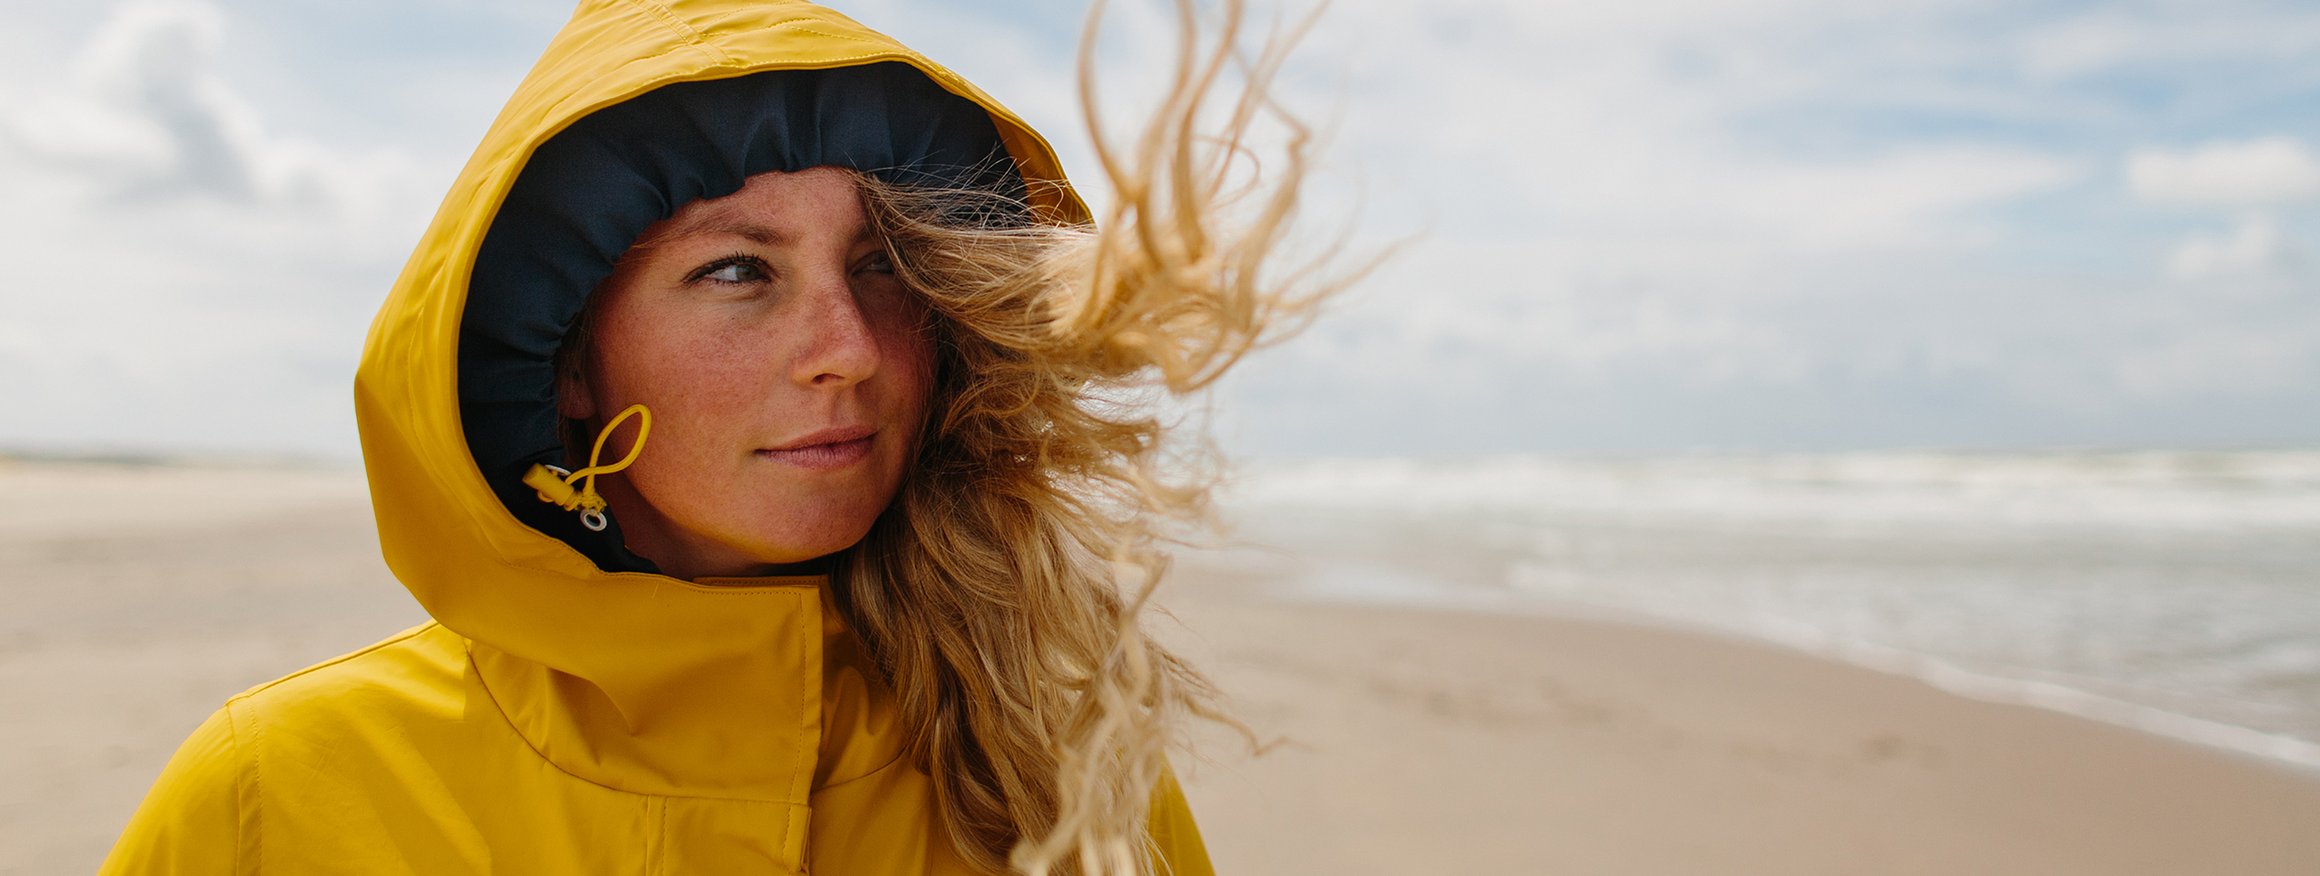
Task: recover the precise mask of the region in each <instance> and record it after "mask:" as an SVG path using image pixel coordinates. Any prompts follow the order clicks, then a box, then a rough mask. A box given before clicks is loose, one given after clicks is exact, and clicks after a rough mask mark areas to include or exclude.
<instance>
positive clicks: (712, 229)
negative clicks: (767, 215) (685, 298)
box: [668, 217, 792, 246]
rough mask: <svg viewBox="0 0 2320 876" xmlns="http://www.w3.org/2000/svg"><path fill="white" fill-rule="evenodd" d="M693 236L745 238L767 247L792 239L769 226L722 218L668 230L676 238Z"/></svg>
mask: <svg viewBox="0 0 2320 876" xmlns="http://www.w3.org/2000/svg"><path fill="white" fill-rule="evenodd" d="M695 234H725V235H731V236H734V237H746V238H748V239H750V240H752V241H756V242H757V243H761V244H765V245H767V246H777V245H780V244H785V243H789V242H790V241H791V239H792V237H791V235H789V234H787V233H784V232H781V231H776V230H774V229H773V228H772V227H770V226H766V225H760V224H758V223H755V222H751V221H748V220H746V219H730V218H724V217H717V218H710V219H703V220H701V221H699V222H696V223H691V224H687V225H682V226H679V227H677V228H672V229H669V234H668V236H669V237H677V236H680V235H683V236H690V235H695Z"/></svg>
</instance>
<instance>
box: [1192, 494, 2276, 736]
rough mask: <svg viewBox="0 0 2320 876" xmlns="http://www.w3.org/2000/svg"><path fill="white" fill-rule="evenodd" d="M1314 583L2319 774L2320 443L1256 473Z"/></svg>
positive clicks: (1260, 513)
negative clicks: (1685, 648)
mask: <svg viewBox="0 0 2320 876" xmlns="http://www.w3.org/2000/svg"><path fill="white" fill-rule="evenodd" d="M1226 508H1227V510H1228V512H1229V513H1231V514H1233V516H1235V517H1237V518H1239V519H1240V520H1242V521H1244V523H1245V526H1244V529H1243V532H1244V536H1245V537H1248V538H1250V539H1252V540H1256V541H1260V542H1267V543H1272V544H1277V545H1280V546H1282V547H1285V548H1288V549H1290V550H1291V551H1294V552H1296V553H1297V554H1300V555H1302V556H1306V557H1320V558H1328V560H1327V562H1328V563H1329V566H1328V568H1329V569H1330V572H1329V574H1327V575H1321V576H1314V577H1312V578H1310V579H1309V581H1310V582H1311V583H1309V584H1308V585H1306V588H1307V590H1308V591H1310V595H1315V596H1322V597H1328V598H1353V599H1363V600H1370V601H1392V602H1405V603H1406V602H1419V603H1427V604H1433V605H1442V606H1457V607H1462V608H1469V609H1480V610H1493V611H1528V610H1543V611H1556V612H1564V611H1570V610H1573V609H1577V610H1581V611H1601V612H1611V613H1625V614H1631V615H1636V616H1642V617H1648V618H1655V619H1658V620H1661V621H1663V622H1671V623H1676V624H1681V625H1687V626H1696V627H1701V628H1707V629H1714V630H1720V631H1724V632H1728V633H1737V634H1741V635H1745V636H1751V637H1755V638H1758V639H1762V640H1767V641H1772V642H1777V643H1780V644H1783V645H1787V646H1790V647H1796V648H1800V649H1803V650H1807V651H1811V652H1815V653H1820V654H1824V655H1827V656H1831V657H1835V658H1838V659H1843V660H1846V661H1848V662H1853V663H1856V664H1860V665H1865V666H1869V667H1872V668H1876V669H1880V670H1883V671H1888V672H1896V673H1902V674H1907V675H1911V676H1915V677H1918V678H1922V679H1924V680H1926V681H1928V682H1931V683H1934V684H1936V685H1939V686H1941V687H1943V688H1945V689H1949V690H1952V691H1955V692H1958V693H1961V694H1965V695H1968V696H1973V697H1976V698H1980V699H1987V700H1997V701H2004V702H2011V703H2021V704H2027V705H2035V706H2041V707H2045V708H2051V709H2057V710H2061V711H2066V712H2071V713H2074V714H2079V715H2084V716H2088V717H2093V718H2097V719H2101V720H2105V721H2110V722H2113V723H2118V724H2123V725H2127V726H2131V727H2135V728H2138V729H2141V730H2145V731H2148V732H2155V733H2162V734H2165V735H2169V736H2174V737H2179V738H2183V739H2188V740H2192V741H2196V742H2200V743H2203V744H2208V745H2214V746H2218V747H2222V748H2227V749H2232V750H2236V751H2242V752H2247V753H2250V754H2256V755H2260V756H2263V757H2268V758H2273V759H2276V760H2280V761H2285V762H2290V763H2295V764H2299V765H2302V766H2305V767H2311V768H2320V571H2316V570H2320V452H2314V451H2271V452H2236V453H2225V452H2214V453H2054V454H2021V455H1996V454H1943V453H1930V452H1929V453H1889V454H1853V455H1836V456H1762V457H1737V456H1727V457H1713V456H1678V457H1658V458H1637V457H1628V458H1615V459H1573V458H1552V457H1509V458H1498V459H1487V460H1468V461H1459V462H1414V461H1407V460H1358V461H1357V460H1341V461H1331V462H1318V463H1310V464H1303V465H1298V466H1293V467H1282V468H1274V469H1269V470H1264V471H1259V472H1257V473H1255V474H1254V475H1253V476H1251V477H1249V478H1247V479H1245V480H1243V481H1242V482H1241V483H1239V484H1238V485H1236V487H1235V489H1234V490H1233V491H1232V493H1231V494H1230V495H1229V497H1228V500H1227V502H1226Z"/></svg>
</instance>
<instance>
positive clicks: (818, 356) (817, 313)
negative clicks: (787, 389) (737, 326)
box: [790, 270, 879, 386]
mask: <svg viewBox="0 0 2320 876" xmlns="http://www.w3.org/2000/svg"><path fill="white" fill-rule="evenodd" d="M801 291H802V293H803V294H802V295H801V296H800V297H801V298H802V299H803V300H801V301H800V304H802V305H803V306H802V307H800V308H799V309H798V312H797V313H796V317H797V318H796V320H795V321H794V322H792V323H791V327H792V330H795V331H799V332H802V333H803V334H804V337H803V338H802V345H801V346H800V347H799V353H798V356H797V358H796V359H795V360H794V362H793V364H792V365H791V371H790V378H791V379H792V380H795V381H797V382H798V383H800V384H803V385H807V386H845V385H848V384H853V383H860V382H862V381H864V380H868V379H870V377H871V375H874V374H877V373H878V358H879V349H878V336H877V333H875V332H873V331H872V330H871V327H870V322H869V320H868V319H867V318H866V317H865V315H864V314H863V312H862V306H861V303H860V302H859V301H857V300H856V299H855V296H854V289H853V286H852V285H851V284H850V283H848V282H847V276H846V272H845V271H844V270H835V271H831V272H829V273H828V274H827V275H825V276H822V277H817V278H815V280H814V282H813V283H811V284H810V285H809V286H808V287H807V288H806V289H804V290H801Z"/></svg>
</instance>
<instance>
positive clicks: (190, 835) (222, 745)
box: [97, 704, 256, 876]
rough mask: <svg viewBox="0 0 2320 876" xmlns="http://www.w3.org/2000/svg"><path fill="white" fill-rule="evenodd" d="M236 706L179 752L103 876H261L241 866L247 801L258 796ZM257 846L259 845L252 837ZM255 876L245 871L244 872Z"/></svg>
mask: <svg viewBox="0 0 2320 876" xmlns="http://www.w3.org/2000/svg"><path fill="white" fill-rule="evenodd" d="M232 709H233V707H232V705H231V704H229V705H227V706H226V707H225V708H221V709H219V710H217V711H216V712H214V713H211V715H210V716H209V720H207V721H203V722H201V726H200V727H198V728H195V729H194V731H193V735H192V736H190V737H187V738H186V740H185V744H183V745H180V746H178V748H177V754H175V755H174V756H172V757H170V759H169V765H168V766H165V767H162V768H161V777H160V778H158V779H155V780H154V781H153V790H151V791H149V792H147V793H146V794H145V802H143V803H141V804H138V806H137V814H135V815H132V816H130V817H129V827H128V828H127V829H126V830H123V831H122V832H121V838H120V840H119V841H117V842H115V843H114V844H113V852H112V854H109V855H106V856H105V863H104V866H102V867H100V868H98V870H97V872H98V873H99V874H102V876H112V874H132V873H134V874H140V876H142V874H171V876H176V874H187V876H190V874H205V876H206V874H228V873H242V872H254V871H255V869H256V868H255V863H256V862H254V861H251V862H244V861H243V860H242V854H241V852H242V847H243V832H244V831H243V801H244V800H245V799H251V800H252V802H255V801H254V799H252V798H251V797H246V796H245V792H247V794H249V795H254V794H255V793H256V788H255V787H254V785H252V784H251V783H252V782H254V777H253V776H251V775H250V770H249V769H248V766H247V762H246V758H245V757H244V756H243V752H242V749H241V746H240V745H239V744H238V743H237V741H236V740H235V738H234V721H233V717H234V716H233V711H232ZM251 839H253V840H254V839H255V837H252V838H251ZM245 866H247V867H248V868H249V869H248V870H247V871H245V869H244V867H245Z"/></svg>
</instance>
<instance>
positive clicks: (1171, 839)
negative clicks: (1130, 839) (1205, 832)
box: [1146, 769, 1216, 876]
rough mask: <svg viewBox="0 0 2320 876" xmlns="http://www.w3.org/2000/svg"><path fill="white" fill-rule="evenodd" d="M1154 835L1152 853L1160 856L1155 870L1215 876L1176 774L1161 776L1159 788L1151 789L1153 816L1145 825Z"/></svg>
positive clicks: (1168, 875)
mask: <svg viewBox="0 0 2320 876" xmlns="http://www.w3.org/2000/svg"><path fill="white" fill-rule="evenodd" d="M1146 829H1147V830H1149V831H1150V832H1151V834H1152V850H1153V852H1154V853H1155V854H1157V855H1159V856H1160V861H1159V864H1158V866H1155V867H1153V868H1152V871H1153V872H1155V873H1160V874H1163V876H1216V869H1215V868H1214V867H1212V866H1211V865H1210V864H1209V863H1208V846H1207V845H1205V844H1203V843H1201V841H1200V826H1199V825H1197V824H1194V823H1192V807H1191V805H1189V804H1187V803H1185V802H1184V788H1183V786H1181V785H1178V784H1176V771H1175V770H1174V769H1164V770H1162V771H1161V772H1160V785H1159V787H1156V788H1153V789H1152V815H1151V816H1150V818H1149V819H1148V820H1147V822H1146Z"/></svg>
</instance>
